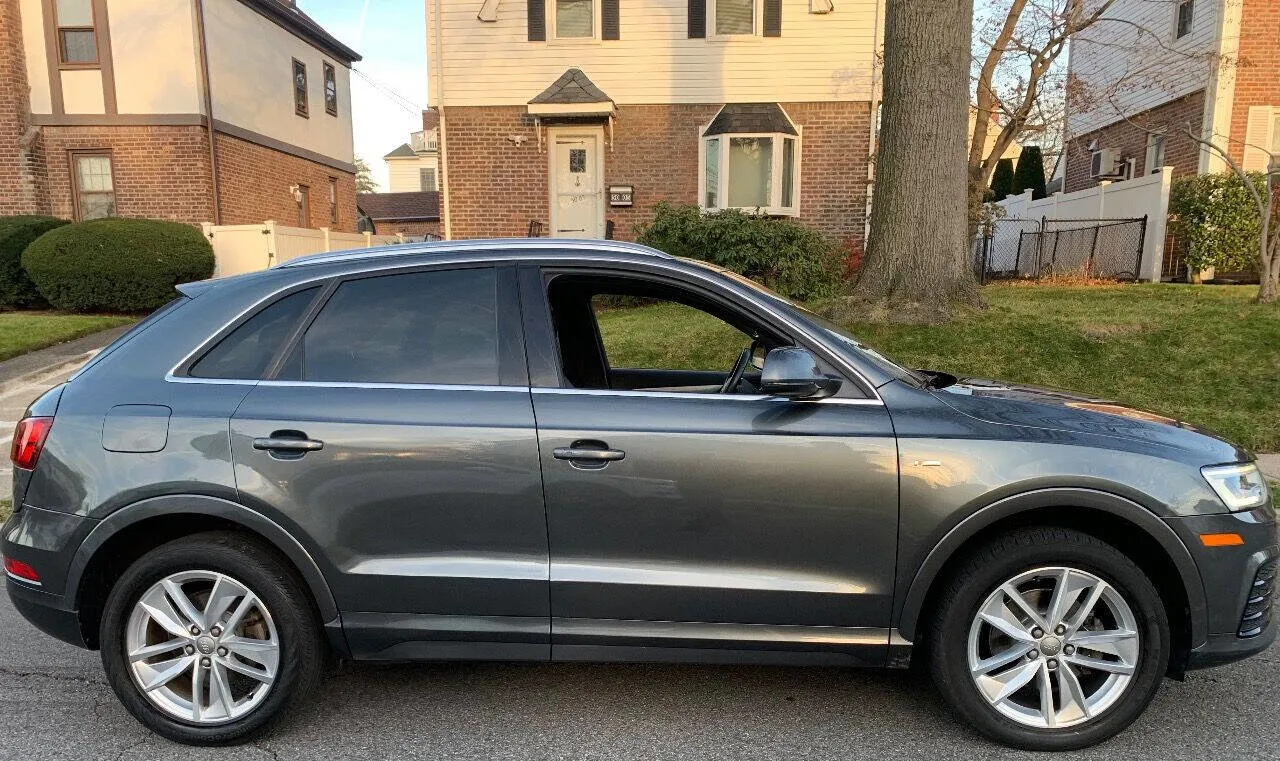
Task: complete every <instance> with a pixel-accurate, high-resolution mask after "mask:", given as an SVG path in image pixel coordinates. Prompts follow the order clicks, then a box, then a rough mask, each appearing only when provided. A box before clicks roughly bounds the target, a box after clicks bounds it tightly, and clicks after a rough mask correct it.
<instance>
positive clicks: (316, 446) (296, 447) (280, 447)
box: [253, 431, 324, 457]
mask: <svg viewBox="0 0 1280 761" xmlns="http://www.w3.org/2000/svg"><path fill="white" fill-rule="evenodd" d="M253 448H254V449H262V450H265V451H267V452H285V453H289V454H293V455H295V456H299V457H300V456H302V455H304V454H306V453H307V452H318V451H320V450H321V449H324V442H323V441H317V440H315V439H309V438H307V435H306V434H305V433H303V432H301V431H275V432H273V433H272V434H271V435H270V436H264V437H262V438H257V439H254V440H253Z"/></svg>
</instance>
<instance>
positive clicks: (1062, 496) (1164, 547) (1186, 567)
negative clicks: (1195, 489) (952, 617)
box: [897, 488, 1208, 673]
mask: <svg viewBox="0 0 1280 761" xmlns="http://www.w3.org/2000/svg"><path fill="white" fill-rule="evenodd" d="M1027 525H1053V526H1061V527H1064V528H1073V529H1077V530H1079V531H1083V532H1085V533H1089V534H1092V535H1094V536H1097V537H1098V538H1099V539H1103V540H1104V541H1107V542H1109V543H1111V544H1113V545H1115V546H1116V547H1117V548H1118V549H1120V550H1122V551H1124V552H1126V554H1129V555H1130V556H1131V557H1132V559H1133V560H1134V561H1135V562H1136V563H1138V565H1139V566H1140V567H1142V568H1143V570H1144V571H1145V572H1146V573H1147V574H1148V576H1149V577H1151V581H1152V583H1153V584H1155V585H1156V588H1157V590H1158V591H1159V592H1160V595H1161V597H1162V599H1164V601H1165V604H1166V607H1167V608H1169V610H1168V614H1169V617H1170V621H1171V622H1174V621H1180V623H1181V625H1180V626H1179V625H1175V626H1174V627H1173V629H1174V631H1173V632H1172V633H1173V637H1174V650H1175V653H1178V652H1179V651H1183V652H1185V651H1187V650H1189V649H1190V648H1194V647H1196V646H1197V645H1198V644H1200V643H1202V642H1204V641H1205V639H1206V638H1207V636H1208V634H1207V632H1208V623H1207V604H1206V601H1205V597H1204V584H1203V582H1202V580H1201V578H1200V572H1199V570H1198V569H1197V568H1196V565H1195V562H1194V561H1193V560H1192V558H1191V553H1190V551H1189V550H1188V549H1187V547H1186V545H1185V544H1184V543H1183V542H1182V540H1181V539H1180V538H1179V537H1178V535H1177V534H1176V533H1174V531H1173V529H1171V528H1170V527H1169V526H1168V525H1167V524H1165V522H1164V521H1162V520H1160V519H1159V518H1157V517H1156V516H1155V514H1153V513H1152V512H1151V511H1149V510H1147V509H1146V508H1145V507H1142V506H1141V505H1139V504H1137V503H1136V502H1132V501H1130V500H1128V499H1125V498H1124V497H1120V496H1117V495H1115V494H1110V493H1108V492H1103V491H1097V490H1093V489H1079V488H1054V489H1039V490H1036V491H1031V492H1024V493H1022V494H1016V495H1013V496H1010V497H1006V498H1004V499H1001V500H999V501H997V502H994V503H992V504H990V505H987V506H986V507H983V508H981V509H979V510H978V511H976V512H974V513H972V514H970V515H969V516H968V517H966V518H965V519H963V520H962V521H960V522H959V523H958V524H956V525H955V526H954V527H953V528H952V529H951V530H950V531H948V532H947V534H946V535H945V536H944V537H943V538H942V540H941V541H939V542H938V544H937V545H936V546H934V548H933V549H932V550H931V551H930V552H929V554H928V555H927V556H926V557H925V559H924V562H923V563H921V565H920V567H919V568H918V569H917V570H916V573H915V575H914V577H913V578H912V580H911V583H910V585H909V586H908V588H907V592H906V594H905V595H904V597H903V602H902V608H901V611H900V613H899V615H898V626H897V632H898V633H900V634H901V636H902V637H904V638H905V639H906V640H907V641H918V640H919V639H920V637H919V634H920V631H921V629H922V624H927V611H928V601H929V599H930V598H931V597H932V596H933V595H934V594H935V593H936V592H937V590H938V588H939V587H940V586H941V583H940V582H942V581H943V580H944V579H945V578H946V573H945V571H946V569H947V568H948V567H949V566H951V565H952V564H954V563H957V562H960V561H961V560H962V558H963V557H964V556H965V554H966V551H967V550H968V549H970V548H972V547H974V546H976V545H977V544H979V543H981V542H982V541H984V540H985V539H986V538H987V537H989V536H992V535H994V534H996V533H1000V532H1003V531H1007V530H1010V529H1013V528H1018V527H1021V526H1027ZM1170 571H1171V572H1172V574H1171V573H1169V572H1170ZM1179 640H1182V641H1179ZM1171 670H1173V671H1175V672H1176V673H1180V671H1181V664H1179V663H1176V662H1171Z"/></svg>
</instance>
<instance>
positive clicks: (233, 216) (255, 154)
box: [206, 134, 356, 233]
mask: <svg viewBox="0 0 1280 761" xmlns="http://www.w3.org/2000/svg"><path fill="white" fill-rule="evenodd" d="M217 149H218V196H219V198H220V199H221V201H222V224H224V225H244V224H258V223H261V222H264V221H266V220H268V219H271V220H275V221H276V222H278V223H280V224H282V225H287V226H290V227H294V226H297V225H298V221H299V219H298V204H297V202H296V201H295V200H294V198H293V195H292V194H291V193H290V192H289V187H290V186H291V185H305V186H307V187H308V188H309V191H310V192H309V195H310V204H309V207H308V213H307V224H306V225H303V226H304V227H328V228H329V229H331V230H334V231H335V232H350V233H353V232H355V231H356V178H355V175H354V174H351V173H348V172H343V171H341V170H339V169H334V168H333V167H329V166H325V165H324V164H318V163H316V162H314V161H308V160H307V159H303V158H299V157H297V156H293V155H291V154H288V153H283V152H281V151H277V150H274V149H272V148H267V147H265V146H261V145H258V144H256V143H250V142H247V141H244V140H240V139H239V138H235V137H231V136H230V135H223V134H218V136H217ZM206 163H207V162H206ZM330 178H332V179H336V180H337V190H338V196H337V200H338V221H337V223H336V224H334V223H331V222H330V217H329V180H330Z"/></svg>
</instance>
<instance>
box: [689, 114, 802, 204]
mask: <svg viewBox="0 0 1280 761" xmlns="http://www.w3.org/2000/svg"><path fill="white" fill-rule="evenodd" d="M799 171H800V146H799V140H798V138H796V137H794V136H792V135H786V134H779V133H774V134H767V135H718V136H716V137H707V138H703V176H702V190H703V192H702V200H703V204H702V205H703V208H705V209H708V210H716V209H745V210H751V211H757V210H758V211H761V212H763V213H766V214H776V215H795V214H796V213H798V209H797V207H798V203H797V200H798V199H797V194H796V187H797V183H798V176H799Z"/></svg>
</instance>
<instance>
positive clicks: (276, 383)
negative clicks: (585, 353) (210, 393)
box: [255, 380, 529, 393]
mask: <svg viewBox="0 0 1280 761" xmlns="http://www.w3.org/2000/svg"><path fill="white" fill-rule="evenodd" d="M255 383H257V385H259V386H271V387H280V388H365V389H381V388H396V389H409V390H415V391H522V392H525V393H528V391H529V387H528V386H499V385H490V384H472V383H382V382H378V381H298V380H263V381H255Z"/></svg>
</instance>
